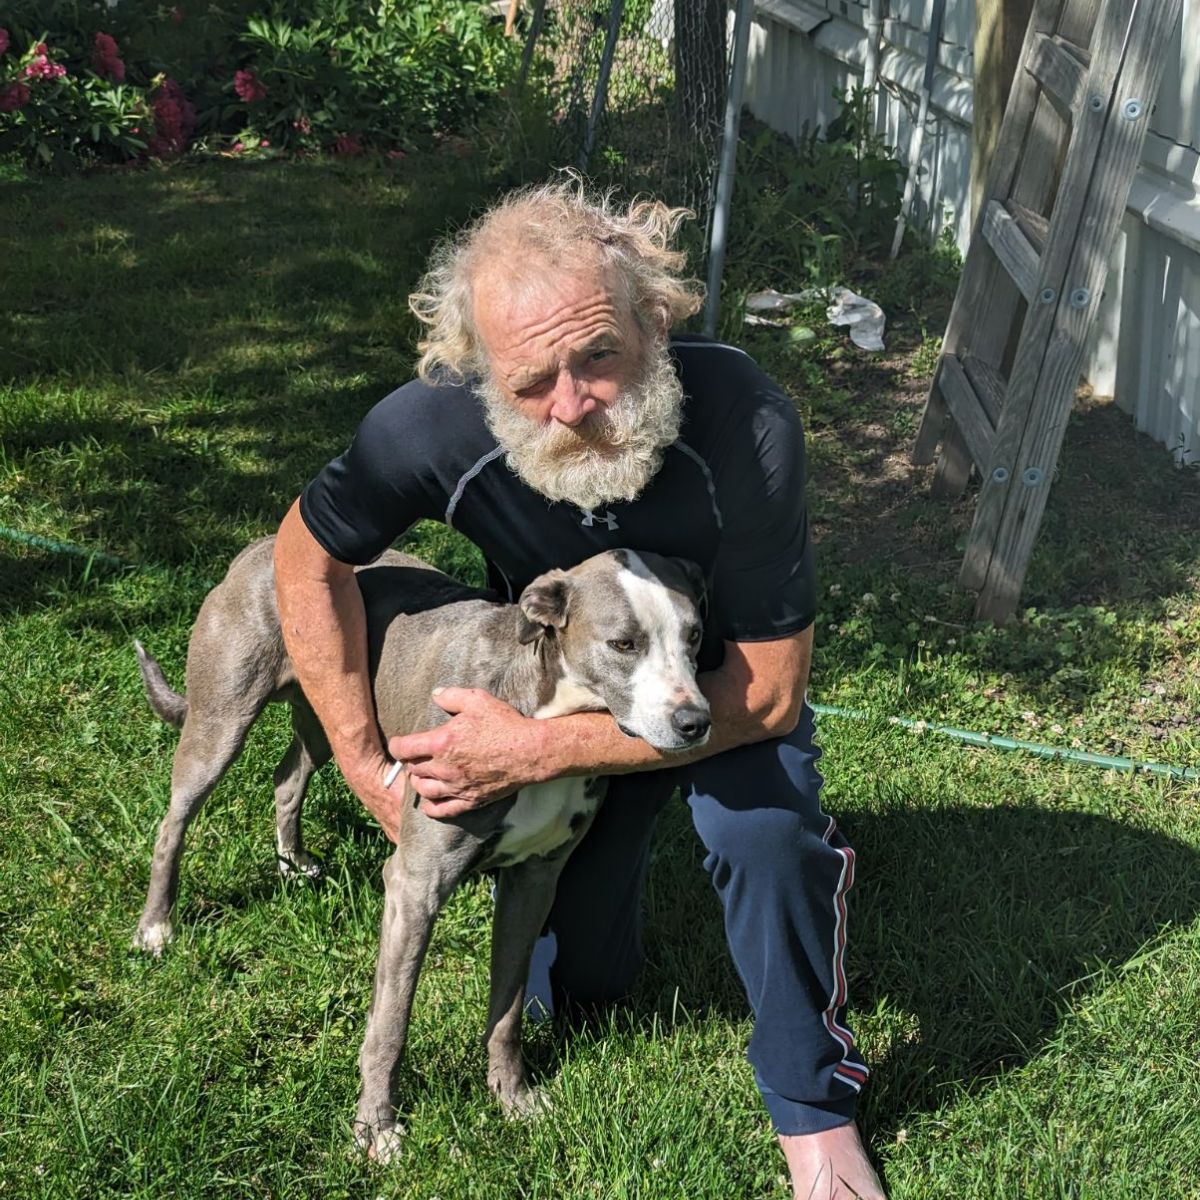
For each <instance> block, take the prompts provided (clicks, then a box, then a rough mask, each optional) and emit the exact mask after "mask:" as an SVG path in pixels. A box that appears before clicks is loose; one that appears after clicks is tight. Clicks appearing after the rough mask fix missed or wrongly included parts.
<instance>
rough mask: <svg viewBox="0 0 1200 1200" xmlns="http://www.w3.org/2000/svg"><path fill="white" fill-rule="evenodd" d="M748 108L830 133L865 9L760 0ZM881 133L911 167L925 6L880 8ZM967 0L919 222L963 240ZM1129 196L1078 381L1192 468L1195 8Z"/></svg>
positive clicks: (1172, 58) (1198, 47)
mask: <svg viewBox="0 0 1200 1200" xmlns="http://www.w3.org/2000/svg"><path fill="white" fill-rule="evenodd" d="M756 7H757V14H756V19H755V22H754V27H753V29H752V30H751V37H750V62H749V71H748V76H747V88H746V102H747V104H748V106H749V107H750V110H751V111H752V112H753V113H754V114H755V115H756V116H758V117H759V118H760V119H762V120H764V121H766V122H767V123H768V124H770V125H771V126H773V127H774V128H776V129H778V130H780V131H781V132H783V133H787V134H790V135H793V136H794V135H796V134H798V133H800V131H801V130H802V129H803V128H804V127H805V125H809V126H812V125H824V124H826V123H827V122H828V121H829V120H830V118H831V117H832V116H833V115H834V114H835V112H836V107H835V104H834V101H833V89H834V87H843V88H844V87H847V86H849V85H850V84H853V83H856V82H858V81H859V80H860V79H861V76H862V68H863V63H864V61H865V59H866V29H865V24H866V11H867V9H866V4H865V2H864V3H859V2H858V0H756ZM885 11H886V13H887V17H888V19H887V21H886V24H885V27H884V46H883V54H882V58H881V62H880V75H881V79H882V82H883V86H884V91H883V93H882V102H881V104H880V111H879V115H880V132H881V133H882V135H883V136H884V138H885V139H886V141H887V142H888V143H889V144H890V145H893V146H895V147H896V148H897V150H898V151H899V153H900V157H901V158H902V159H904V160H905V161H907V159H908V154H909V148H910V146H911V144H912V133H913V125H914V124H915V117H916V111H917V92H918V89H919V87H920V84H921V79H922V77H923V74H924V69H925V56H926V53H927V46H928V40H927V37H926V33H925V30H926V28H927V24H926V22H927V12H928V5H927V3H926V0H888V3H886V4H885ZM974 20H975V13H974V3H973V0H958V2H957V3H955V2H951V3H948V4H947V6H946V15H945V23H944V26H943V29H942V39H941V42H940V44H939V47H938V59H937V61H938V66H937V71H936V74H935V78H934V87H933V94H932V102H931V107H930V117H931V120H930V124H929V126H928V127H927V129H926V134H925V147H924V151H923V154H922V161H923V164H924V169H923V171H922V174H921V177H920V187H919V195H918V211H917V215H916V219H915V222H914V224H916V225H917V226H918V227H923V228H924V229H925V230H926V231H928V232H929V233H930V234H931V235H934V234H937V233H939V232H940V231H941V229H942V227H943V226H945V225H949V226H950V228H951V229H952V230H953V231H954V236H955V239H956V240H957V242H958V245H959V247H960V248H961V249H962V250H963V251H964V252H965V251H966V247H967V242H968V240H969V237H970V226H971V215H970V212H969V206H970V162H971V119H972V103H971V79H972V45H973V39H974V32H973V30H974ZM1166 53H1167V66H1166V71H1165V73H1164V76H1163V82H1162V86H1161V89H1160V92H1159V96H1158V99H1157V104H1156V106H1155V109H1154V113H1153V116H1152V118H1151V123H1150V130H1151V132H1150V134H1149V136H1148V138H1147V144H1146V150H1145V153H1144V155H1143V160H1142V169H1141V170H1140V172H1139V173H1138V176H1137V178H1136V180H1135V182H1134V186H1133V189H1132V191H1131V194H1130V200H1129V208H1128V212H1127V214H1126V217H1125V221H1124V225H1123V229H1122V236H1121V238H1120V241H1119V244H1118V246H1117V247H1116V251H1115V253H1114V257H1113V263H1112V268H1111V270H1110V274H1109V283H1108V287H1107V289H1106V292H1105V300H1104V304H1103V305H1102V308H1101V312H1100V318H1099V320H1098V322H1097V327H1096V331H1095V333H1094V335H1093V337H1092V340H1091V347H1090V350H1089V356H1088V361H1087V366H1086V368H1085V373H1086V375H1087V377H1088V379H1089V381H1090V382H1091V383H1092V385H1093V387H1094V388H1095V389H1096V391H1097V392H1099V393H1100V394H1102V395H1115V397H1116V399H1117V402H1118V403H1119V404H1120V405H1121V407H1122V408H1124V409H1125V410H1126V411H1127V412H1129V413H1131V414H1132V415H1133V417H1134V419H1135V421H1136V422H1137V426H1138V428H1139V429H1142V430H1144V431H1145V432H1147V433H1149V434H1150V435H1151V436H1153V437H1154V438H1156V439H1157V440H1158V441H1160V442H1162V443H1163V444H1164V445H1165V446H1168V447H1169V448H1170V449H1171V450H1172V451H1173V452H1174V453H1175V454H1176V457H1177V459H1178V460H1179V461H1180V462H1197V461H1200V0H1184V15H1183V21H1182V28H1181V29H1180V30H1178V31H1177V32H1176V34H1175V38H1174V41H1173V42H1172V43H1171V45H1170V46H1169V47H1168V48H1167V51H1166Z"/></svg>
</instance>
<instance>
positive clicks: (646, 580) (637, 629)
mask: <svg viewBox="0 0 1200 1200" xmlns="http://www.w3.org/2000/svg"><path fill="white" fill-rule="evenodd" d="M703 596H704V576H703V575H702V574H701V572H700V568H699V567H697V566H696V565H695V564H694V563H691V562H688V561H686V560H685V559H681V558H664V557H663V556H661V555H658V554H645V553H635V552H634V551H632V550H609V551H606V552H605V553H603V554H597V555H596V556H595V557H593V558H589V559H587V560H586V561H585V562H582V563H580V564H579V566H577V567H574V568H572V569H571V570H570V571H548V572H547V573H546V574H545V575H539V576H538V578H537V579H535V580H534V581H533V582H532V583H531V584H530V585H529V586H528V587H527V588H526V589H525V591H524V592H522V593H521V602H520V603H521V612H522V614H523V616H524V620H525V626H524V632H523V634H522V638H521V640H522V641H524V642H532V641H535V640H537V639H539V638H546V639H553V640H554V642H555V643H556V644H557V647H558V650H559V655H558V662H559V670H560V671H561V675H560V677H559V679H558V680H557V684H556V690H555V692H554V694H553V695H552V696H550V697H549V699H548V700H547V701H546V702H545V703H544V704H543V705H542V707H541V708H540V709H539V710H538V714H537V715H538V716H546V717H548V716H560V715H563V714H565V713H568V712H579V711H582V710H584V709H601V708H605V709H607V710H608V711H609V712H610V713H612V715H613V717H614V718H615V720H616V722H617V725H618V726H619V727H620V729H621V730H622V732H624V733H627V734H628V735H629V736H630V737H640V738H642V739H644V740H645V741H647V742H649V743H650V745H652V746H653V747H655V749H657V750H685V749H687V748H688V747H690V746H699V745H703V744H704V742H706V741H707V740H708V733H709V728H710V726H711V724H712V719H711V713H710V711H709V707H708V701H707V700H706V699H705V698H704V695H703V693H702V692H701V691H700V689H699V688H698V687H697V686H696V653H697V651H698V650H699V649H700V640H701V637H702V635H703V627H704V622H703V618H702V617H701V614H700V606H701V603H702V600H703Z"/></svg>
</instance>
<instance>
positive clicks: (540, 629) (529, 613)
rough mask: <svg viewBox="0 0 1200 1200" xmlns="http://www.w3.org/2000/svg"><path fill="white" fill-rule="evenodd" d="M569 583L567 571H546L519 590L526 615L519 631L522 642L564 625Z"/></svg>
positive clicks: (523, 612)
mask: <svg viewBox="0 0 1200 1200" xmlns="http://www.w3.org/2000/svg"><path fill="white" fill-rule="evenodd" d="M571 586H572V585H571V577H570V575H568V574H567V573H566V571H558V570H555V571H547V572H546V573H545V574H544V575H539V576H538V577H537V578H536V579H535V580H534V581H533V582H532V583H531V584H530V585H529V586H528V587H527V588H526V589H525V590H524V591H523V592H522V593H521V600H520V604H521V613H522V615H523V616H524V617H525V627H524V628H523V629H522V630H521V634H520V640H521V642H522V644H525V643H528V642H532V641H534V640H535V639H536V638H538V637H540V636H541V635H542V634H543V633H545V632H546V631H547V629H548V628H549V629H563V628H565V627H566V624H567V603H568V601H569V600H570V597H571Z"/></svg>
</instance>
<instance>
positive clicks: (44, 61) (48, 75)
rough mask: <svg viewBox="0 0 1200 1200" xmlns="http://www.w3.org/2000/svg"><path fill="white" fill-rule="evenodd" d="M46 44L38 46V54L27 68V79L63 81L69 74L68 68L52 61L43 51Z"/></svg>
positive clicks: (41, 43) (42, 43)
mask: <svg viewBox="0 0 1200 1200" xmlns="http://www.w3.org/2000/svg"><path fill="white" fill-rule="evenodd" d="M45 44H46V43H45V42H40V43H39V44H38V53H37V54H36V55H34V58H33V61H32V62H31V63H29V64H28V65H27V66H26V67H25V78H26V79H61V78H62V77H63V76H64V75H65V74H66V73H67V68H66V67H64V66H63V65H62V63H52V62H51V61H50V59H49V58H48V57H47V55H46V52H45V51H44V50H43V49H42V47H44V46H45Z"/></svg>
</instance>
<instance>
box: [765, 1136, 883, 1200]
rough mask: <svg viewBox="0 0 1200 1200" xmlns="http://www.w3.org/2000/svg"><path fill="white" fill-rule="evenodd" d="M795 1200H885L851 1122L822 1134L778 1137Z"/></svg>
mask: <svg viewBox="0 0 1200 1200" xmlns="http://www.w3.org/2000/svg"><path fill="white" fill-rule="evenodd" d="M779 1144H780V1146H781V1147H783V1156H784V1158H786V1159H787V1165H788V1170H789V1171H790V1172H791V1175H792V1195H793V1196H794V1197H795V1200H860V1198H861V1200H887V1197H886V1195H885V1194H884V1190H883V1184H881V1183H880V1182H879V1176H878V1175H876V1174H875V1170H874V1168H873V1167H872V1166H871V1164H870V1162H868V1161H867V1152H866V1151H865V1150H864V1149H863V1144H862V1139H861V1138H860V1137H859V1136H858V1126H857V1125H855V1124H854V1122H853V1121H851V1122H850V1123H849V1124H848V1125H839V1126H837V1128H835V1129H826V1130H823V1131H822V1132H821V1133H801V1134H792V1135H784V1134H780V1135H779Z"/></svg>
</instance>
